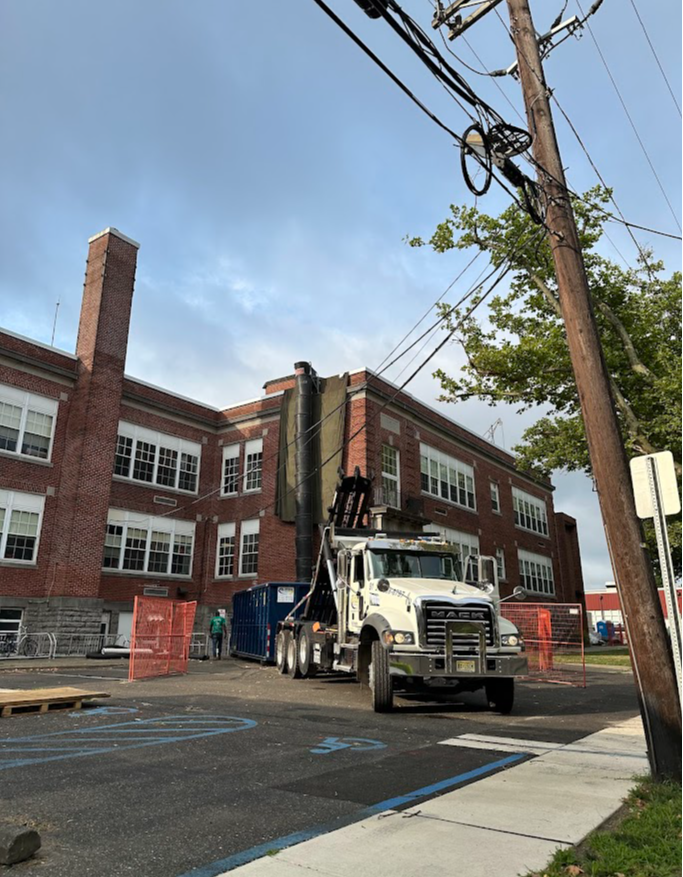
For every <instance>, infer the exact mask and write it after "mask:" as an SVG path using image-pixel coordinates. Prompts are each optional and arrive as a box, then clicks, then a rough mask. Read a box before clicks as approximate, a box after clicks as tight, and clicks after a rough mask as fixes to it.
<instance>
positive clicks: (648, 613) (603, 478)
mask: <svg viewBox="0 0 683 877" xmlns="http://www.w3.org/2000/svg"><path fill="white" fill-rule="evenodd" d="M507 4H508V9H509V13H510V29H511V33H512V38H513V40H514V43H515V48H516V50H517V60H518V64H519V67H518V69H519V77H520V81H521V84H522V90H523V93H524V103H525V105H526V112H527V119H528V123H529V131H530V133H531V135H532V137H533V154H534V158H535V159H536V161H537V162H538V164H539V165H540V169H539V180H540V183H541V187H542V189H543V191H544V192H545V198H546V204H547V217H546V223H547V226H548V228H549V230H550V232H549V237H550V246H551V249H552V254H553V259H554V262H555V272H556V277H557V286H558V290H559V299H560V306H561V308H562V316H563V319H564V323H565V329H566V333H567V344H568V346H569V353H570V356H571V361H572V366H573V369H574V375H575V378H576V387H577V390H578V393H579V398H580V401H581V410H582V413H583V422H584V424H585V428H586V437H587V440H588V450H589V453H590V459H591V466H592V469H593V475H594V477H595V481H596V484H597V490H598V496H599V499H600V508H601V511H602V516H603V520H604V523H605V529H606V531H607V539H608V541H609V545H610V550H611V554H612V563H613V566H614V573H615V579H616V583H617V588H618V589H619V598H620V600H621V606H622V610H623V612H624V616H625V618H626V621H627V629H628V635H629V643H630V648H631V655H632V659H633V663H634V672H635V676H636V682H637V685H638V687H639V690H640V707H641V714H642V717H643V725H644V727H645V735H646V738H647V742H648V754H649V758H650V765H651V768H652V774H653V776H655V777H658V778H663V777H672V778H675V779H679V780H680V777H681V713H680V701H679V698H678V694H677V684H676V677H675V674H674V666H673V660H672V657H671V652H670V649H669V643H668V641H667V633H666V628H665V626H664V620H663V618H662V612H661V609H660V604H659V598H658V595H657V589H656V585H655V581H654V576H653V573H652V568H651V565H650V562H649V559H648V557H647V555H646V553H645V550H644V545H643V534H642V530H641V527H640V522H639V521H638V518H637V517H636V510H635V503H634V499H633V491H632V487H631V479H630V475H629V470H628V465H627V460H626V452H625V449H624V444H623V441H622V437H621V432H620V429H619V422H618V420H617V416H616V413H615V409H614V403H613V400H612V396H611V392H610V384H609V376H608V373H607V368H606V366H605V360H604V357H603V354H602V348H601V345H600V338H599V336H598V330H597V326H596V323H595V316H594V313H593V308H592V305H591V297H590V291H589V289H588V280H587V278H586V271H585V267H584V263H583V256H582V254H581V247H580V244H579V237H578V233H577V230H576V223H575V220H574V213H573V210H572V205H571V202H570V199H569V195H568V192H567V187H566V182H565V178H564V172H563V169H562V162H561V159H560V152H559V148H558V145H557V139H556V136H555V129H554V125H553V119H552V115H551V113H550V93H549V91H548V88H547V86H546V84H545V78H544V75H543V67H542V64H541V58H540V54H539V50H538V42H537V38H536V31H535V29H534V25H533V21H532V19H531V11H530V9H529V3H528V0H507ZM605 709H606V710H608V709H609V706H608V704H605Z"/></svg>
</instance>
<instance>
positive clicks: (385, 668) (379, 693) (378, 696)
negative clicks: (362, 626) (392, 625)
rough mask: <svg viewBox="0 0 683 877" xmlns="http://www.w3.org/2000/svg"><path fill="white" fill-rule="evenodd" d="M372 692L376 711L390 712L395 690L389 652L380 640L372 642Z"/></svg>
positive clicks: (373, 705)
mask: <svg viewBox="0 0 683 877" xmlns="http://www.w3.org/2000/svg"><path fill="white" fill-rule="evenodd" d="M370 693H371V695H372V708H373V710H374V711H375V712H376V713H388V712H390V710H391V708H392V707H393V705H394V692H393V688H392V682H391V674H390V673H389V653H388V652H387V650H386V649H385V648H384V646H383V645H382V643H381V642H380V641H379V640H377V639H376V640H373V642H372V658H371V661H370Z"/></svg>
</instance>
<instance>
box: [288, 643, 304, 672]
mask: <svg viewBox="0 0 683 877" xmlns="http://www.w3.org/2000/svg"><path fill="white" fill-rule="evenodd" d="M297 646H298V643H297V641H296V637H295V636H294V634H293V633H290V634H289V637H288V639H287V675H288V676H291V677H292V679H301V670H300V669H299V649H298V647H297Z"/></svg>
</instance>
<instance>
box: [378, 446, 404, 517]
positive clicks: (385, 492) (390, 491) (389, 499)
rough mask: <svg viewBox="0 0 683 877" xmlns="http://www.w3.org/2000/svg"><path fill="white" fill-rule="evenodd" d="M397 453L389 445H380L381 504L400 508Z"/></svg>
mask: <svg viewBox="0 0 683 877" xmlns="http://www.w3.org/2000/svg"><path fill="white" fill-rule="evenodd" d="M400 497H401V489H400V482H399V468H398V451H397V450H396V448H392V446H391V445H382V503H383V504H384V505H388V506H393V507H394V508H400V507H401V504H400Z"/></svg>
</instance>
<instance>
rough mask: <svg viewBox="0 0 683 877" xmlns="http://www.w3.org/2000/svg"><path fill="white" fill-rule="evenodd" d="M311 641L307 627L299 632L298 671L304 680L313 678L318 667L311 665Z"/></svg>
mask: <svg viewBox="0 0 683 877" xmlns="http://www.w3.org/2000/svg"><path fill="white" fill-rule="evenodd" d="M312 655H313V640H312V638H311V632H310V630H309V629H308V628H307V627H302V628H301V630H300V631H299V670H300V671H301V675H302V676H303V677H304V679H308V678H310V677H311V676H315V674H316V673H317V672H318V665H317V664H314V663H313V657H312Z"/></svg>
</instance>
